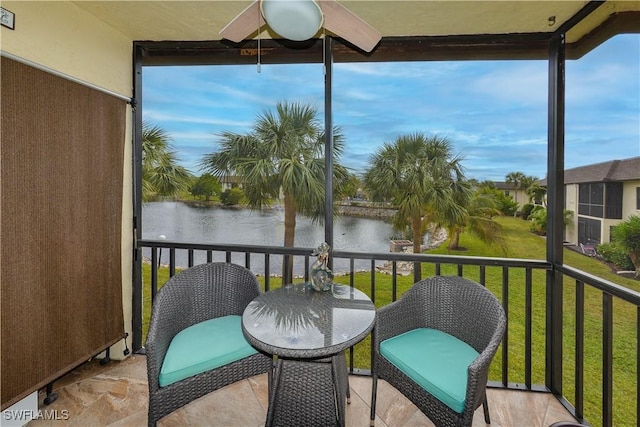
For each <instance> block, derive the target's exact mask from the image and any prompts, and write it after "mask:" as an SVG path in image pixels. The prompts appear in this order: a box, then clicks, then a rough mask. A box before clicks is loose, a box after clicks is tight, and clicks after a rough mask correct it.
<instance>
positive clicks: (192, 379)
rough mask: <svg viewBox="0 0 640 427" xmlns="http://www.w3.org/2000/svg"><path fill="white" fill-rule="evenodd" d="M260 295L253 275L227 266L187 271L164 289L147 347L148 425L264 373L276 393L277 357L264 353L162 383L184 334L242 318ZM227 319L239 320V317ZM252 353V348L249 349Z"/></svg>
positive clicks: (196, 348)
mask: <svg viewBox="0 0 640 427" xmlns="http://www.w3.org/2000/svg"><path fill="white" fill-rule="evenodd" d="M260 292H261V289H260V286H259V284H258V281H257V279H256V277H255V275H254V274H253V273H251V271H249V270H248V269H246V268H244V267H241V266H239V265H235V264H229V263H222V262H221V263H209V264H202V265H198V266H195V267H192V268H189V269H187V270H184V271H182V272H180V273H178V274H177V275H175V276H174V277H172V278H171V279H170V280H169V281H168V282H167V283H166V284H165V286H164V287H163V288H162V289H160V291H159V292H158V294H157V296H156V299H155V301H154V303H153V312H152V314H151V325H150V327H149V334H148V336H147V341H146V345H145V347H146V355H147V376H148V380H149V418H148V423H149V426H155V425H156V423H157V421H158V420H159V419H160V418H162V417H164V416H165V415H168V414H170V413H171V412H173V411H175V410H176V409H178V408H180V407H182V406H184V405H186V404H187V403H189V402H191V401H193V400H195V399H197V398H199V397H201V396H203V395H205V394H207V393H209V392H212V391H214V390H217V389H220V388H222V387H224V386H226V385H228V384H231V383H234V382H236V381H240V380H243V379H246V378H249V377H252V376H254V375H258V374H262V373H264V372H268V373H269V375H268V378H269V390H271V376H272V367H273V358H272V356H271V355H266V354H263V353H260V352H257V353H255V352H254V354H252V355H249V356H245V357H244V358H242V359H240V360H236V361H233V362H231V363H228V364H225V365H223V366H220V367H217V368H215V369H211V370H208V371H205V372H202V373H198V374H196V375H192V376H189V377H187V378H184V379H181V380H177V381H176V382H173V383H170V384H168V385H164V386H161V385H160V383H161V382H162V381H161V380H160V376H161V369H162V366H163V363H164V362H165V356H166V355H167V350H168V349H169V344H170V343H171V342H172V340H173V338H174V337H175V336H176V335H177V334H178V333H179V332H181V331H184V330H185V329H187V328H189V327H191V326H193V325H202V324H203V323H202V322H206V321H211V319H218V318H222V317H224V316H232V315H235V316H242V313H243V311H244V309H245V307H246V306H247V305H248V304H249V302H251V300H252V299H253V298H255V297H256V296H258V294H259V293H260ZM225 319H233V320H234V321H237V318H229V317H227V318H225ZM209 323H210V322H209ZM238 325H239V323H238ZM191 330H193V329H191ZM233 331H235V329H233ZM232 334H235V332H234V333H232ZM240 334H242V332H240ZM183 336H184V335H183ZM233 338H234V340H236V342H238V340H244V336H242V338H239V337H237V336H235V335H234V337H233ZM240 342H241V344H242V345H244V344H243V342H242V341H240ZM246 345H248V343H246ZM215 347H217V348H220V345H219V344H216V345H214V348H215ZM188 349H189V350H190V351H191V352H198V351H199V349H200V346H199V345H198V344H195V345H193V346H188ZM246 351H247V349H246V348H245V352H246ZM249 351H253V349H252V348H249Z"/></svg>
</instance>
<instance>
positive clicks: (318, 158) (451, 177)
mask: <svg viewBox="0 0 640 427" xmlns="http://www.w3.org/2000/svg"><path fill="white" fill-rule="evenodd" d="M170 141H171V139H170V136H169V134H168V133H167V132H165V131H164V130H163V129H162V128H161V127H159V126H157V125H151V124H149V123H144V124H143V140H142V146H143V162H142V172H143V173H142V175H143V199H145V200H149V199H151V198H153V197H166V196H175V195H177V194H180V193H184V192H190V193H191V194H192V195H193V196H196V197H204V198H205V199H206V200H210V199H211V198H215V199H217V200H219V201H220V202H221V203H224V204H241V203H242V204H246V205H248V206H251V207H252V208H257V209H260V208H262V207H265V206H268V205H270V204H272V203H274V202H276V201H277V202H278V203H281V204H282V205H283V207H284V246H288V247H292V246H293V245H294V237H295V226H296V215H297V214H303V215H306V216H308V217H311V218H312V219H315V220H318V221H322V219H323V218H324V216H325V202H324V201H325V182H326V180H325V155H326V154H327V153H325V149H326V146H325V133H324V127H323V125H322V123H321V121H320V120H319V118H318V111H317V109H315V108H314V107H312V106H310V105H306V104H302V103H296V102H282V103H278V104H277V105H276V107H275V109H274V110H273V111H271V110H267V111H265V112H263V113H262V114H260V115H259V116H258V117H257V119H256V120H255V122H254V123H253V125H252V127H251V128H250V129H249V130H248V131H247V132H246V133H234V132H229V131H225V132H222V133H221V134H219V135H217V141H215V145H214V150H212V152H211V153H209V154H206V155H205V156H204V157H203V158H202V160H201V161H200V165H199V166H200V168H201V170H202V172H203V174H202V175H201V176H200V177H194V176H193V175H192V174H191V172H190V171H189V170H188V169H186V168H184V167H183V166H180V165H179V164H178V157H177V153H176V151H175V150H174V149H173V148H172V146H171V144H170ZM344 144H345V137H344V134H343V133H342V131H341V129H340V127H338V126H335V127H334V128H333V144H332V148H333V151H332V153H331V155H332V156H333V169H332V171H331V173H332V178H333V179H332V180H333V194H334V199H335V200H341V199H343V198H345V197H358V198H361V197H364V198H365V199H367V200H370V201H374V202H382V203H388V204H391V205H392V206H394V207H395V208H396V209H397V212H396V214H395V216H394V218H393V227H394V229H395V230H396V231H399V232H401V233H404V236H405V237H406V238H408V239H411V240H413V246H414V248H413V251H414V253H419V252H420V251H421V248H420V244H421V242H422V236H423V235H424V234H425V233H426V232H427V230H428V228H429V227H431V226H433V225H434V224H435V225H437V226H439V227H443V228H445V229H446V230H447V232H448V236H449V242H448V247H449V249H451V250H455V249H458V247H459V238H460V234H461V233H462V232H463V231H464V230H466V231H467V232H470V233H472V234H474V235H476V236H477V237H478V238H480V239H481V240H482V241H485V242H487V243H491V244H494V245H498V246H500V247H501V248H502V249H503V252H504V253H505V254H506V252H507V247H506V244H505V240H504V234H503V231H502V229H501V226H500V224H499V223H497V222H496V221H494V220H493V219H494V218H495V217H496V216H498V215H514V214H516V212H517V211H518V203H517V201H515V200H513V198H511V197H510V196H506V195H505V194H504V192H501V191H498V190H497V189H496V187H495V184H494V183H492V182H491V181H484V182H479V181H477V180H475V179H471V178H468V177H467V176H466V175H465V172H464V167H463V164H462V163H463V160H464V159H463V157H462V156H461V155H460V154H457V153H454V152H453V144H452V142H451V141H450V140H449V139H448V138H445V137H441V136H438V135H427V134H425V133H422V132H415V133H409V134H405V135H400V136H398V137H397V138H396V139H395V140H394V141H390V142H386V143H384V144H383V145H382V147H380V148H379V149H377V150H376V151H375V152H374V153H373V154H372V155H371V157H370V159H369V161H368V166H367V167H366V169H365V171H364V172H363V173H362V174H356V173H354V172H352V171H351V170H349V169H348V168H347V167H345V166H344V165H343V164H342V163H341V156H342V154H343V151H344ZM222 177H237V178H238V179H239V181H240V182H241V183H242V185H241V187H242V188H240V186H236V187H235V188H231V189H228V190H226V191H224V192H223V191H221V190H222V186H221V184H220V179H221V178H222ZM537 181H538V179H537V178H536V177H530V176H526V175H525V174H524V173H522V172H512V173H509V174H507V176H506V182H507V183H510V184H511V185H512V186H513V189H514V190H516V191H517V190H526V193H527V195H528V196H529V202H530V203H528V204H526V205H525V206H524V207H523V212H522V214H523V217H524V218H525V219H526V218H527V217H528V216H529V215H530V216H531V220H532V230H533V231H536V232H538V233H540V234H544V233H545V231H546V209H545V208H544V207H539V206H536V207H534V206H533V205H532V204H531V201H533V200H543V199H544V195H545V189H544V187H540V186H539V185H537V184H536V182H537ZM334 210H335V209H334ZM565 221H566V222H568V221H571V215H570V214H569V213H565ZM638 222H640V218H638ZM637 228H638V229H639V230H638V232H637V233H638V235H637V237H632V238H630V239H624V240H625V241H626V240H629V241H630V242H631V244H630V247H631V248H635V250H636V251H635V254H636V255H635V256H636V260H637V254H640V226H638V227H637ZM632 230H635V228H634V227H632ZM632 235H633V236H635V234H633V233H632ZM636 240H637V241H636ZM634 245H637V246H634ZM631 252H632V253H633V251H631ZM285 258H286V257H285ZM639 263H640V261H639ZM287 264H288V263H287V260H286V259H285V262H284V263H283V277H289V276H288V275H287V272H289V270H290V267H289V266H287ZM635 265H636V266H638V264H635Z"/></svg>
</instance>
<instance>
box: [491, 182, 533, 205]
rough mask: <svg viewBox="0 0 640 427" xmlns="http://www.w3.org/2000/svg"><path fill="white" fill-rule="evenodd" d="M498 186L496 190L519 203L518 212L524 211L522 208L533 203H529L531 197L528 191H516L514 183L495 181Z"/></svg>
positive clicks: (520, 189)
mask: <svg viewBox="0 0 640 427" xmlns="http://www.w3.org/2000/svg"><path fill="white" fill-rule="evenodd" d="M494 184H495V185H496V189H497V190H498V191H501V192H503V193H504V195H505V196H511V198H512V199H513V201H514V202H516V203H518V210H522V207H523V206H524V205H526V204H527V203H531V202H530V201H529V195H528V194H527V191H526V189H524V188H519V189H516V188H515V187H514V185H513V183H510V182H505V181H494Z"/></svg>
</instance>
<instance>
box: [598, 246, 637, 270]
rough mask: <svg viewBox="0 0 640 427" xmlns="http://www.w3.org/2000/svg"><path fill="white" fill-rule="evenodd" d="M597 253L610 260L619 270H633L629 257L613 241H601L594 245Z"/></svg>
mask: <svg viewBox="0 0 640 427" xmlns="http://www.w3.org/2000/svg"><path fill="white" fill-rule="evenodd" d="M596 251H598V254H599V255H600V256H601V257H602V259H604V260H605V261H607V262H610V263H612V264H614V265H615V266H616V268H618V269H620V270H635V267H634V266H633V263H632V262H631V258H629V255H627V252H626V251H625V250H624V249H622V248H620V247H618V246H617V245H615V244H614V243H603V244H601V245H598V246H597V247H596Z"/></svg>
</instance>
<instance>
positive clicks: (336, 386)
mask: <svg viewBox="0 0 640 427" xmlns="http://www.w3.org/2000/svg"><path fill="white" fill-rule="evenodd" d="M348 395H349V378H348V373H347V365H346V362H345V357H344V352H341V353H339V354H337V355H335V356H332V357H330V358H324V359H316V360H313V359H283V358H278V360H277V362H276V368H275V372H274V378H273V389H272V390H271V401H270V402H269V410H268V412H267V422H266V426H267V427H271V426H283V427H285V426H286V427H290V426H305V427H307V426H336V425H337V426H342V427H343V426H344V425H345V401H346V399H347V397H348Z"/></svg>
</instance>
